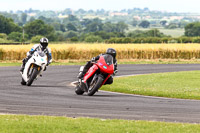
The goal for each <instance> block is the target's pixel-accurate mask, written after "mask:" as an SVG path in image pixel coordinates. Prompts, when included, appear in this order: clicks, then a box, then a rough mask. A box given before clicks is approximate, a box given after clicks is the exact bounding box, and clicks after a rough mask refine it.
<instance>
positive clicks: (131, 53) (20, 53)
mask: <svg viewBox="0 0 200 133" xmlns="http://www.w3.org/2000/svg"><path fill="white" fill-rule="evenodd" d="M32 46H33V45H9V46H8V45H0V60H3V61H8V60H22V59H23V58H24V57H25V56H26V52H27V51H29V50H30V49H31V47H32ZM49 47H50V48H51V49H52V56H53V59H54V60H88V59H91V58H92V57H94V56H97V55H98V54H100V53H105V51H106V49H107V48H110V47H112V48H115V49H116V51H117V59H149V60H152V59H187V60H188V59H199V58H200V45H199V44H52V45H49Z"/></svg>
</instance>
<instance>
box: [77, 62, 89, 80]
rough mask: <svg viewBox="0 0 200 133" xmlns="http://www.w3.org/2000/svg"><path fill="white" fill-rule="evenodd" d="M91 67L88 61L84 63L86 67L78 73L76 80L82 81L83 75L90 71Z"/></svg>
mask: <svg viewBox="0 0 200 133" xmlns="http://www.w3.org/2000/svg"><path fill="white" fill-rule="evenodd" d="M91 66H92V63H91V62H90V61H88V62H87V63H86V65H85V66H84V68H83V71H82V72H81V73H79V75H78V78H79V79H83V77H84V75H85V74H86V72H87V71H88V70H89V69H90V67H91Z"/></svg>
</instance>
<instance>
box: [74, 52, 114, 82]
mask: <svg viewBox="0 0 200 133" xmlns="http://www.w3.org/2000/svg"><path fill="white" fill-rule="evenodd" d="M105 54H109V55H111V56H112V57H113V63H114V74H116V73H117V72H118V70H117V60H116V54H117V53H116V50H115V49H113V48H108V49H107V50H106V53H105ZM105 54H100V55H98V56H97V57H93V58H92V59H91V61H88V62H87V63H86V65H85V66H84V69H83V71H82V73H80V74H79V75H78V78H79V79H83V77H84V75H85V74H86V72H87V71H88V70H89V69H90V67H91V66H92V65H93V63H95V62H96V61H97V60H99V58H100V56H101V55H105ZM112 83H113V76H110V77H109V78H108V80H107V81H106V83H105V84H112Z"/></svg>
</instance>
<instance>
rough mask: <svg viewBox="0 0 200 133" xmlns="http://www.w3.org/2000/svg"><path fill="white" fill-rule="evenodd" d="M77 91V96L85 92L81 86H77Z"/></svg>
mask: <svg viewBox="0 0 200 133" xmlns="http://www.w3.org/2000/svg"><path fill="white" fill-rule="evenodd" d="M75 89H76V90H75V92H76V94H77V95H83V93H84V91H83V90H82V89H81V87H80V86H79V85H77V86H76V87H75Z"/></svg>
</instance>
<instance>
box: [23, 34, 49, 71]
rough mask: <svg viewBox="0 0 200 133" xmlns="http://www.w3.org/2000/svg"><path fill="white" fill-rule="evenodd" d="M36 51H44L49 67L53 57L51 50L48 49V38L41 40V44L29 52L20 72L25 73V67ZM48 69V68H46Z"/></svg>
mask: <svg viewBox="0 0 200 133" xmlns="http://www.w3.org/2000/svg"><path fill="white" fill-rule="evenodd" d="M35 51H44V52H45V53H46V54H47V66H48V65H49V64H50V63H51V62H52V55H51V49H50V48H48V39H47V38H41V39H40V44H35V45H34V46H33V47H32V48H31V50H30V51H29V52H27V57H26V58H24V59H23V61H22V62H23V64H22V67H21V69H20V71H21V72H22V73H23V71H24V67H25V65H26V63H27V62H28V60H29V59H30V58H31V57H32V55H33V53H34V52H35ZM45 69H46V68H45Z"/></svg>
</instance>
